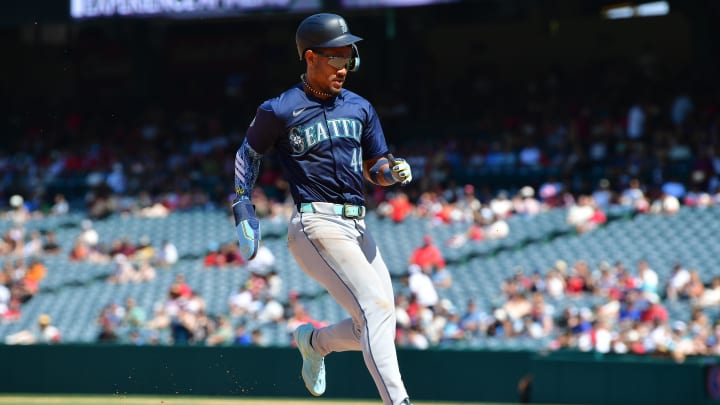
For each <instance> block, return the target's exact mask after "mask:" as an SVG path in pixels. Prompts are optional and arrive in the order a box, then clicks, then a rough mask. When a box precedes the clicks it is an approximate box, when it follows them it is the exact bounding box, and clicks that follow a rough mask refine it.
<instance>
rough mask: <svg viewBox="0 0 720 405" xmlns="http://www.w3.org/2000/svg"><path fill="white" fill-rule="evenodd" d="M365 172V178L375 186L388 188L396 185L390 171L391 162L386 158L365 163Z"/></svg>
mask: <svg viewBox="0 0 720 405" xmlns="http://www.w3.org/2000/svg"><path fill="white" fill-rule="evenodd" d="M363 172H364V174H365V178H366V179H367V180H368V181H369V182H371V183H373V184H375V185H378V186H383V187H387V186H391V185H393V184H395V183H396V180H395V179H394V178H393V175H392V172H391V169H390V162H389V161H388V159H387V158H386V157H385V156H380V157H377V158H374V159H370V160H366V161H365V162H363Z"/></svg>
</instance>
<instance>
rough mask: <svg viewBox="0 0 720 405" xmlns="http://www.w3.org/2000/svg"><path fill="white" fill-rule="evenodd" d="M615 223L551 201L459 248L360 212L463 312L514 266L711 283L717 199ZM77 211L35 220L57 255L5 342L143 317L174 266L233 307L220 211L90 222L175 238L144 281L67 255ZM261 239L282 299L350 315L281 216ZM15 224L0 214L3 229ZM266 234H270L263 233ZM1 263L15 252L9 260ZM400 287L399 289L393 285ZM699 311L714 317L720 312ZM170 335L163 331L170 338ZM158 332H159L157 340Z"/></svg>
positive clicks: (228, 235)
mask: <svg viewBox="0 0 720 405" xmlns="http://www.w3.org/2000/svg"><path fill="white" fill-rule="evenodd" d="M615 214H616V215H614V216H613V220H611V221H609V222H608V223H607V224H606V225H605V226H603V227H601V228H599V229H596V230H594V231H592V232H588V233H584V234H577V233H576V232H574V231H573V230H572V229H571V228H570V227H568V225H567V224H566V221H565V215H566V211H565V210H562V209H556V210H551V211H549V212H545V213H541V214H539V215H537V216H535V217H527V218H525V217H519V216H518V217H512V218H510V219H509V224H510V229H511V232H510V236H509V237H508V238H506V239H503V240H497V241H481V242H468V243H466V244H465V245H464V246H463V247H461V248H452V247H449V246H447V245H446V244H445V243H444V242H445V241H446V240H448V239H449V238H451V237H452V236H453V235H455V234H457V233H460V232H463V231H464V229H465V226H466V225H464V224H454V225H438V224H434V223H433V222H431V221H430V220H427V219H420V218H410V219H408V220H407V221H405V222H403V223H401V224H396V223H393V222H391V221H388V220H382V219H379V218H378V217H377V216H375V215H374V214H372V213H371V214H369V215H368V217H367V222H368V226H369V227H370V229H371V230H372V232H373V234H374V236H375V238H376V240H377V241H378V243H379V245H380V246H381V251H382V253H383V255H384V258H385V261H386V263H387V264H388V267H389V269H390V271H391V273H392V274H393V276H394V277H395V280H396V283H398V284H399V283H400V280H401V277H400V276H401V275H403V274H404V273H405V272H406V270H407V260H408V257H409V255H410V252H411V250H412V249H413V248H415V247H416V246H417V245H418V244H419V243H420V241H421V239H422V235H425V234H430V235H432V236H433V238H434V240H435V242H436V243H437V244H438V246H440V247H441V249H442V251H443V253H444V254H445V255H446V258H448V269H449V270H450V272H451V273H452V275H453V277H454V280H455V282H454V284H453V286H452V287H451V288H449V289H447V290H442V291H441V293H440V294H441V297H442V298H445V299H448V300H450V301H451V302H452V303H453V304H454V306H455V308H456V309H457V310H458V311H462V310H463V309H464V306H465V303H466V301H467V300H468V299H474V300H475V301H476V302H477V303H478V304H479V306H480V307H481V308H482V309H483V310H485V311H491V310H492V308H493V307H494V306H496V305H498V304H500V303H501V299H502V297H501V292H500V285H501V283H502V282H503V280H505V279H507V278H509V277H511V276H512V275H513V274H514V273H515V272H516V271H517V269H518V268H522V269H523V271H524V272H526V274H530V273H531V272H533V271H538V272H540V273H542V274H544V273H545V272H546V270H547V269H548V268H550V267H552V266H553V265H554V263H555V262H556V261H557V260H564V261H566V262H568V263H572V262H574V261H577V260H586V261H587V262H588V263H589V264H590V265H591V266H592V267H593V268H594V267H596V266H597V265H598V263H599V262H601V261H607V262H610V263H613V262H617V261H620V262H623V263H624V264H625V266H626V267H627V268H629V269H633V270H634V266H635V265H636V263H637V261H639V260H640V259H646V260H648V261H649V263H650V265H651V267H652V268H653V269H655V270H656V271H657V273H658V275H659V276H660V280H661V284H663V283H664V281H666V280H667V278H668V276H669V274H670V270H671V268H672V266H673V265H674V264H675V263H681V264H683V265H684V266H686V267H688V268H693V269H697V270H698V271H699V272H700V274H701V275H702V277H703V280H704V281H705V282H706V283H707V282H709V281H710V278H711V277H713V276H715V275H717V274H718V271H717V269H718V268H720V245H719V244H718V243H717V242H716V239H717V234H718V230H720V208H705V209H696V208H685V209H683V210H681V211H680V212H679V213H678V214H677V215H674V216H661V215H635V216H632V215H627V212H624V211H622V210H620V211H617V212H615ZM82 219H83V218H82V216H80V215H77V214H73V215H71V216H68V217H57V218H45V219H42V220H31V221H30V222H28V223H26V224H25V227H26V229H44V230H53V231H55V232H56V233H57V235H58V240H59V241H60V243H61V247H62V249H63V252H62V253H61V254H59V255H54V256H51V255H48V256H43V257H42V258H41V260H42V261H43V262H44V263H45V264H46V266H47V267H48V273H47V277H46V278H45V279H44V280H43V282H42V284H41V290H40V293H39V294H37V295H36V296H35V297H34V298H32V299H31V300H30V301H29V302H27V303H26V304H23V307H22V318H21V319H20V321H18V322H14V323H0V339H4V337H5V336H7V335H9V334H11V333H14V332H17V331H19V330H21V329H25V328H30V327H32V326H33V324H34V323H35V322H36V320H37V318H38V316H39V315H40V314H42V313H47V314H49V315H50V316H51V317H52V319H53V323H54V324H55V325H56V326H57V327H58V328H60V330H61V331H62V333H63V340H64V341H65V342H93V341H95V340H96V337H97V334H98V333H99V330H100V329H99V325H98V323H97V317H98V315H99V314H100V313H101V310H102V308H103V307H105V306H106V305H107V304H109V303H110V302H113V301H114V302H118V303H122V302H123V301H124V300H125V298H127V297H133V298H135V300H136V301H137V303H138V305H140V306H142V307H143V308H144V309H145V310H146V311H147V313H148V314H152V313H153V309H154V306H155V305H156V304H157V303H159V302H162V300H163V299H164V298H165V296H166V294H167V292H168V289H169V287H170V285H171V283H172V282H173V280H174V278H175V276H176V275H177V274H180V273H182V274H183V275H184V276H185V277H186V280H187V282H188V284H189V285H190V286H191V287H192V288H193V289H194V290H196V291H197V292H198V293H199V294H200V295H201V296H202V297H203V298H204V299H205V300H206V302H207V309H208V312H209V313H212V314H221V313H226V312H227V311H228V306H227V302H228V297H229V296H230V294H231V293H232V292H234V291H235V290H236V289H238V287H239V286H240V285H242V284H243V283H244V282H245V281H246V280H247V277H248V271H247V269H245V268H244V267H242V266H235V267H228V268H223V269H214V268H205V267H204V266H203V263H202V258H203V255H204V254H205V253H206V252H207V249H208V246H209V243H211V242H217V243H225V242H227V241H233V240H234V238H235V233H234V228H233V226H232V223H231V219H230V218H229V217H228V216H227V215H226V214H225V213H224V212H219V211H201V210H198V211H192V212H182V213H173V214H171V215H170V216H168V217H167V218H163V219H150V218H136V217H131V216H126V217H123V216H116V217H111V218H108V219H106V220H101V221H95V222H94V224H93V226H94V227H95V229H97V230H98V232H99V234H100V236H101V241H102V243H109V242H110V241H111V240H114V239H117V238H123V237H127V238H129V239H131V240H137V239H139V238H140V237H141V236H147V237H149V238H150V239H151V241H152V242H153V244H155V245H159V243H160V242H161V241H162V240H170V241H172V242H173V243H175V244H176V245H177V247H178V249H179V251H180V253H181V260H180V261H179V262H178V263H177V264H176V265H174V266H173V267H172V268H169V269H164V268H158V269H157V277H156V278H155V279H154V280H152V281H148V282H143V283H128V284H111V283H108V282H107V281H106V278H107V276H108V275H110V274H111V273H112V272H113V264H112V263H88V262H74V261H71V260H70V259H69V257H68V254H67V252H68V250H69V249H70V247H71V245H72V240H73V239H74V238H75V236H76V235H77V234H78V232H79V229H80V228H79V223H80V221H81V220H82ZM263 221H264V222H263V226H264V227H266V228H265V229H266V232H267V235H268V237H267V238H266V239H265V241H264V243H265V244H266V245H267V246H268V247H269V248H270V249H271V250H272V252H273V253H274V254H275V256H276V259H277V262H276V266H275V269H276V270H277V271H278V273H279V275H280V276H281V278H282V279H283V289H282V293H281V299H283V300H284V299H286V297H287V296H288V293H289V292H290V291H296V292H298V293H299V294H300V295H301V296H302V297H303V299H304V303H305V306H306V308H307V309H308V311H309V312H310V313H311V314H312V316H313V317H314V318H316V319H321V320H327V321H329V322H335V321H338V320H340V319H342V318H344V317H345V316H346V315H345V312H344V311H343V310H342V309H341V308H340V306H339V305H338V304H336V303H335V301H334V300H333V299H332V298H331V297H329V296H328V295H327V294H326V293H325V292H324V290H323V289H322V288H321V287H320V286H319V285H317V283H316V282H314V281H313V280H311V279H310V278H309V277H307V276H306V275H305V274H304V273H303V272H302V271H301V270H300V268H299V267H298V266H297V264H296V263H295V261H294V260H293V258H292V256H291V255H290V253H289V252H288V249H287V247H286V240H285V235H284V232H285V229H284V227H285V224H282V223H281V224H279V223H277V222H273V223H269V222H267V221H265V220H263ZM11 225H12V224H10V223H8V222H0V230H3V231H4V230H6V229H8V228H9V227H10V226H11ZM268 231H269V232H268ZM5 260H12V259H10V258H5ZM399 287H402V286H399ZM601 302H602V298H601V297H596V296H579V297H574V298H565V299H562V300H549V303H550V304H551V305H553V306H554V307H555V308H556V311H560V310H562V309H563V308H565V307H569V306H574V307H576V308H580V307H593V306H594V305H596V304H598V303H601ZM666 307H667V309H668V311H669V314H670V316H671V318H674V319H687V318H688V317H689V314H690V311H691V305H690V304H689V303H688V302H686V301H677V302H667V303H666ZM705 311H706V312H707V313H708V314H709V315H711V316H712V319H715V318H716V317H717V316H718V315H720V309H718V308H708V309H705ZM254 326H258V327H261V328H262V330H263V332H264V334H265V337H266V338H267V339H269V341H270V343H271V344H276V345H287V344H290V338H289V334H288V332H287V330H286V327H285V325H284V324H279V325H254ZM165 338H166V337H165ZM161 341H163V338H162V337H161ZM546 344H547V339H530V338H513V339H508V338H501V337H483V336H481V337H474V338H472V339H470V340H468V341H465V342H463V345H469V346H473V347H478V348H489V349H493V348H498V349H500V348H502V349H538V348H541V347H545V346H546Z"/></svg>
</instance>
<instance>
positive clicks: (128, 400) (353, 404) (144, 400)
mask: <svg viewBox="0 0 720 405" xmlns="http://www.w3.org/2000/svg"><path fill="white" fill-rule="evenodd" d="M0 404H2V405H311V404H315V405H381V401H380V400H377V401H368V400H333V399H320V398H307V399H297V398H287V399H286V398H252V399H249V398H220V397H190V396H178V397H166V396H122V395H114V396H109V395H108V396H97V395H35V394H33V395H30V394H28V395H24V394H23V395H18V394H14V395H9V394H0ZM413 404H414V405H431V404H432V405H460V404H467V405H500V404H490V403H479V402H472V403H471V402H462V403H460V402H431V401H413ZM503 405H512V404H503Z"/></svg>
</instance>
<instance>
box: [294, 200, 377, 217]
mask: <svg viewBox="0 0 720 405" xmlns="http://www.w3.org/2000/svg"><path fill="white" fill-rule="evenodd" d="M298 211H299V212H302V213H306V214H308V213H316V214H326V215H339V216H341V217H343V218H348V219H363V218H365V207H364V206H362V205H353V204H334V203H326V202H304V203H300V204H298Z"/></svg>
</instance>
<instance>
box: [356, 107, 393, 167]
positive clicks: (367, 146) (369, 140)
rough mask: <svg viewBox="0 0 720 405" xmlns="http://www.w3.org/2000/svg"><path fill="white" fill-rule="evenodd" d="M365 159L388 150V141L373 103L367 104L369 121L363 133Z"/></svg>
mask: <svg viewBox="0 0 720 405" xmlns="http://www.w3.org/2000/svg"><path fill="white" fill-rule="evenodd" d="M362 147H363V160H369V159H372V158H375V157H378V156H381V155H384V154H386V153H387V152H388V147H387V141H386V140H385V133H384V132H383V129H382V125H380V118H379V117H378V115H377V112H376V111H375V108H373V106H372V105H371V104H369V103H368V105H367V122H366V123H365V127H364V128H363V134H362Z"/></svg>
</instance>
